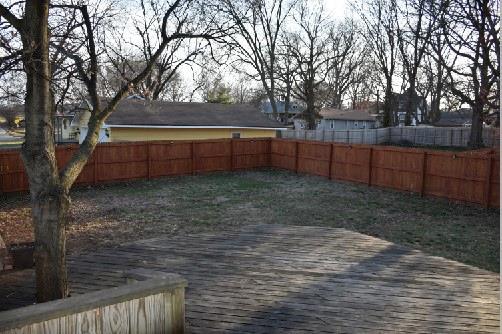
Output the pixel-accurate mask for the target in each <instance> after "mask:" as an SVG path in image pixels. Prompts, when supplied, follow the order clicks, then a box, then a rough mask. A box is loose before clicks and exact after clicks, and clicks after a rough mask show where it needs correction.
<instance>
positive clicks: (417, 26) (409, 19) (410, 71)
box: [396, 0, 436, 125]
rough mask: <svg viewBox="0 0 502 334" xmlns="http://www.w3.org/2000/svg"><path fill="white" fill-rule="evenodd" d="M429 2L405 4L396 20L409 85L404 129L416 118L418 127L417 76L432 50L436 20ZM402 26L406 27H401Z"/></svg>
mask: <svg viewBox="0 0 502 334" xmlns="http://www.w3.org/2000/svg"><path fill="white" fill-rule="evenodd" d="M429 2H430V0H402V6H400V7H399V12H397V13H396V14H397V15H399V18H397V19H396V23H397V24H396V33H397V36H398V46H399V51H400V56H401V60H402V62H403V67H404V71H405V74H406V79H405V80H404V82H406V83H407V86H408V90H407V95H408V96H407V99H406V104H407V106H406V114H405V120H404V124H405V125H411V118H412V117H415V120H416V122H417V124H418V121H419V119H418V115H417V113H416V110H417V98H418V95H417V93H416V83H417V76H418V71H419V69H420V66H421V64H422V60H423V58H424V55H425V54H426V50H427V48H428V47H429V43H430V39H431V35H432V30H433V27H434V21H435V19H436V18H435V17H434V16H428V15H426V14H427V4H428V3H429ZM401 22H403V23H401Z"/></svg>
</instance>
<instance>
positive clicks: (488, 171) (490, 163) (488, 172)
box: [483, 154, 493, 208]
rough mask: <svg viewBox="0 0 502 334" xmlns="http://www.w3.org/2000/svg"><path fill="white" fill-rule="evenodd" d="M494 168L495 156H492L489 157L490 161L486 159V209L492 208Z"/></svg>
mask: <svg viewBox="0 0 502 334" xmlns="http://www.w3.org/2000/svg"><path fill="white" fill-rule="evenodd" d="M492 166H493V156H492V155H491V154H490V155H489V156H488V159H486V180H485V196H484V197H485V198H484V203H483V204H484V205H485V208H489V207H490V193H491V190H492V189H491V188H492V187H491V186H492V182H491V181H492V180H491V179H492Z"/></svg>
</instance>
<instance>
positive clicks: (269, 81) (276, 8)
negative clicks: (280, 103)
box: [220, 0, 295, 118]
mask: <svg viewBox="0 0 502 334" xmlns="http://www.w3.org/2000/svg"><path fill="white" fill-rule="evenodd" d="M222 2H223V8H220V9H222V11H223V13H224V14H225V15H226V16H228V17H229V18H230V19H231V21H232V22H233V24H234V27H235V30H236V33H235V34H232V35H230V39H231V43H230V44H231V45H232V47H233V48H235V51H237V54H238V57H239V63H240V66H249V67H250V68H252V69H253V70H254V71H255V73H256V74H257V75H258V80H259V81H260V82H261V83H262V85H263V89H264V90H265V92H266V93H267V96H268V99H269V101H270V105H271V106H272V113H273V116H274V118H275V117H277V103H276V99H277V97H276V90H277V47H278V40H279V36H280V33H281V31H282V29H283V27H284V25H285V22H286V19H287V18H288V16H289V14H290V12H291V9H292V8H293V6H294V3H295V1H288V0H257V1H249V0H237V1H236V0H222Z"/></svg>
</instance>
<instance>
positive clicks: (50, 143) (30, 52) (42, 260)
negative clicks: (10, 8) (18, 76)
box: [21, 0, 69, 302]
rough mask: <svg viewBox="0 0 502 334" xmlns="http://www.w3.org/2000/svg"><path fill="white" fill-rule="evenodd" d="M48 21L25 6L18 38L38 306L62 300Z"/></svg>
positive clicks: (64, 205)
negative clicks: (23, 82)
mask: <svg viewBox="0 0 502 334" xmlns="http://www.w3.org/2000/svg"><path fill="white" fill-rule="evenodd" d="M48 15H49V0H27V1H26V5H25V18H24V20H23V25H24V27H23V28H24V29H23V30H24V31H23V34H22V38H23V49H24V50H25V52H24V53H23V64H24V69H25V71H26V97H25V122H26V134H25V142H24V144H23V148H22V152H21V153H22V158H23V162H24V165H25V169H26V173H27V175H28V182H29V184H30V195H31V206H32V217H33V223H34V226H35V265H36V273H37V279H36V281H37V301H38V302H45V301H49V300H53V299H59V298H64V297H66V296H67V295H68V282H67V277H66V266H65V250H66V249H65V230H64V228H65V224H66V218H67V213H68V207H69V197H68V191H67V190H63V187H62V185H61V183H60V177H59V171H58V166H57V162H56V154H55V145H54V134H53V133H54V131H53V128H54V108H53V103H52V95H51V89H50V88H51V85H50V79H51V69H50V65H49V64H50V61H49V25H48Z"/></svg>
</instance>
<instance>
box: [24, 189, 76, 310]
mask: <svg viewBox="0 0 502 334" xmlns="http://www.w3.org/2000/svg"><path fill="white" fill-rule="evenodd" d="M69 207H70V198H69V196H68V194H67V193H66V192H65V191H63V190H61V189H60V188H59V187H55V188H54V189H53V190H52V191H51V192H50V193H41V194H38V196H35V197H34V198H33V200H32V216H33V223H34V224H35V263H36V282H37V301H39V302H43V301H48V300H53V299H60V298H64V297H67V296H68V294H69V290H68V281H67V272H66V236H65V227H66V223H67V219H68V211H69Z"/></svg>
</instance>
